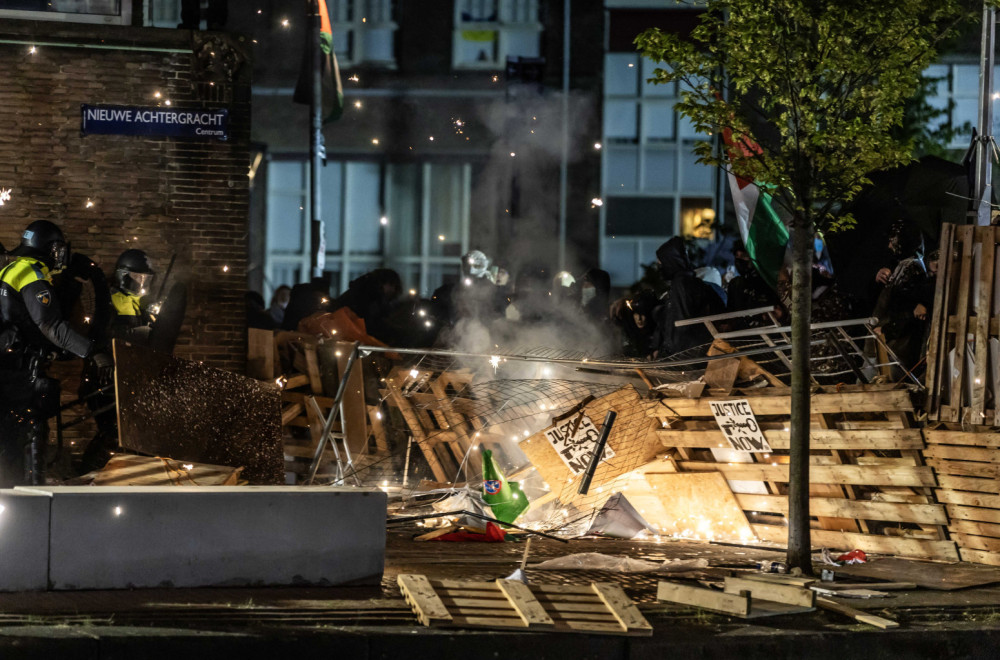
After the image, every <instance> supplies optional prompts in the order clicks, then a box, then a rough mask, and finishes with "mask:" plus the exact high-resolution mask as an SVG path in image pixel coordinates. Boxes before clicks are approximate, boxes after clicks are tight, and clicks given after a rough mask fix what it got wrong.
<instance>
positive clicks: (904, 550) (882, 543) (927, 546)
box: [753, 525, 958, 561]
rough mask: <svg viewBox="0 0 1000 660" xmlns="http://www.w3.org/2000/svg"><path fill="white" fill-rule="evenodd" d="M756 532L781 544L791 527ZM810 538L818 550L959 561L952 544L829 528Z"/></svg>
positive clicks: (763, 527) (756, 527)
mask: <svg viewBox="0 0 1000 660" xmlns="http://www.w3.org/2000/svg"><path fill="white" fill-rule="evenodd" d="M753 530H754V533H755V534H756V535H757V536H758V538H760V539H762V540H764V541H771V542H772V543H780V544H785V543H787V541H788V528H787V527H784V526H781V525H753ZM809 536H810V540H811V541H812V546H813V548H816V549H819V548H837V549H840V550H844V551H846V550H853V549H855V548H859V549H861V550H864V551H865V552H867V553H871V554H884V555H895V556H898V557H919V558H922V559H936V560H939V561H958V549H957V548H956V547H955V544H954V542H952V541H936V540H927V539H914V538H901V537H895V536H878V535H876V534H859V533H854V532H839V531H836V530H827V529H813V530H810V532H809Z"/></svg>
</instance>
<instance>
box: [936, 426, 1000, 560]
mask: <svg viewBox="0 0 1000 660" xmlns="http://www.w3.org/2000/svg"><path fill="white" fill-rule="evenodd" d="M924 435H925V437H926V439H927V449H925V450H924V455H925V456H926V457H927V464H928V465H930V466H931V467H933V468H934V471H935V472H936V473H937V479H938V486H939V487H938V489H937V499H938V501H939V502H941V503H942V505H943V506H944V507H945V510H946V511H947V513H948V518H949V521H950V522H949V524H948V531H949V532H950V533H951V538H952V539H953V540H954V541H955V542H956V543H957V544H958V551H959V555H960V556H961V558H962V559H963V560H964V561H970V562H975V563H979V564H991V565H994V566H1000V479H998V477H1000V429H997V428H987V427H970V428H969V429H967V430H963V429H962V427H961V426H958V425H948V424H941V425H938V426H936V427H928V428H926V429H924Z"/></svg>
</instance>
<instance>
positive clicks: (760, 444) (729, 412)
mask: <svg viewBox="0 0 1000 660" xmlns="http://www.w3.org/2000/svg"><path fill="white" fill-rule="evenodd" d="M709 405H710V406H712V414H713V415H715V423H716V424H718V425H719V428H720V429H722V434H723V435H724V436H726V440H728V441H729V444H730V445H732V447H733V449H735V450H736V451H749V452H770V451H771V445H769V444H767V438H765V437H764V434H763V433H762V432H761V430H760V426H758V425H757V418H756V417H754V414H753V411H752V410H750V402H749V401H747V400H746V399H734V400H732V401H709Z"/></svg>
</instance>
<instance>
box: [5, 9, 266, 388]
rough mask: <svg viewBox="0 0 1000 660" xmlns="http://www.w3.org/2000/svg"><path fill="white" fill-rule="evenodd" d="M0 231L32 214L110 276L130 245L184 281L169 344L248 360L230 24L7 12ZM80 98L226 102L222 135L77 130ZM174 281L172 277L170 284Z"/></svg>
mask: <svg viewBox="0 0 1000 660" xmlns="http://www.w3.org/2000/svg"><path fill="white" fill-rule="evenodd" d="M0 39H2V41H3V43H2V44H0V71H3V72H4V83H3V85H0V189H6V190H9V191H10V198H9V200H7V201H6V202H5V203H4V204H3V205H2V206H0V242H2V243H3V244H4V246H6V247H7V248H8V249H11V248H13V247H15V246H16V245H17V243H18V241H19V236H20V232H21V230H22V229H23V228H24V227H25V226H26V225H27V224H28V223H30V222H31V221H33V220H51V221H53V222H55V223H56V224H58V225H59V226H60V227H62V229H63V231H64V232H65V234H66V236H67V238H68V239H69V240H70V241H71V243H72V249H73V251H75V252H80V253H82V254H85V255H87V256H89V257H91V258H93V259H94V260H95V261H96V262H97V263H98V264H100V265H101V266H102V267H103V270H104V271H105V273H106V274H107V275H108V276H109V278H110V276H111V271H112V269H113V267H114V262H115V259H116V258H117V256H118V255H119V254H120V253H121V252H122V251H123V250H125V249H128V248H132V247H136V248H140V249H142V250H145V251H146V252H147V253H148V254H149V255H150V256H151V258H152V260H153V263H154V265H155V267H156V268H157V270H158V271H159V274H160V280H159V281H157V282H156V283H155V284H154V292H155V290H158V289H159V285H160V282H162V278H163V275H164V271H165V270H166V268H167V264H168V263H169V262H170V260H171V257H172V255H176V258H175V265H174V268H173V271H172V273H171V275H170V281H171V282H178V281H186V282H187V283H188V308H187V313H186V315H185V318H184V323H183V327H182V330H181V335H180V338H179V340H178V344H177V348H176V351H175V354H176V355H178V356H180V357H184V358H187V359H192V360H200V361H204V362H205V363H206V364H210V365H212V366H216V367H220V368H224V369H229V370H233V371H240V372H242V370H243V367H244V362H245V343H246V329H245V320H244V317H245V303H244V292H245V290H246V272H247V247H246V246H247V217H248V208H249V193H248V177H247V171H248V163H249V142H250V79H251V75H252V74H251V62H250V48H249V47H248V44H247V43H245V41H244V40H243V39H242V38H241V37H238V36H234V35H228V34H219V33H206V32H195V33H192V32H190V31H181V30H157V29H148V28H128V27H107V26H95V25H82V24H77V25H74V24H54V23H34V22H30V21H13V20H6V21H4V22H3V25H2V26H0ZM81 104H111V105H126V106H146V107H157V106H159V107H161V108H168V107H169V108H174V109H191V108H226V109H228V112H229V130H228V139H227V140H225V141H219V140H184V139H175V138H167V137H138V136H131V135H83V134H82V133H81ZM168 286H169V285H168Z"/></svg>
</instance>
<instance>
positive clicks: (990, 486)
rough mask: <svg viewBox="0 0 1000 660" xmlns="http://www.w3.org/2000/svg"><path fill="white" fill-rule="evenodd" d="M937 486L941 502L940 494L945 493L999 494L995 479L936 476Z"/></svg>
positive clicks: (999, 490)
mask: <svg viewBox="0 0 1000 660" xmlns="http://www.w3.org/2000/svg"><path fill="white" fill-rule="evenodd" d="M937 479H938V486H940V488H939V489H938V490H937V492H938V495H939V496H938V501H939V502H943V501H944V500H942V499H941V498H940V494H941V493H942V492H945V491H963V490H971V491H977V492H981V493H993V494H997V493H1000V481H997V480H996V479H981V478H978V477H960V476H956V475H951V474H939V475H938V476H937Z"/></svg>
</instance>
